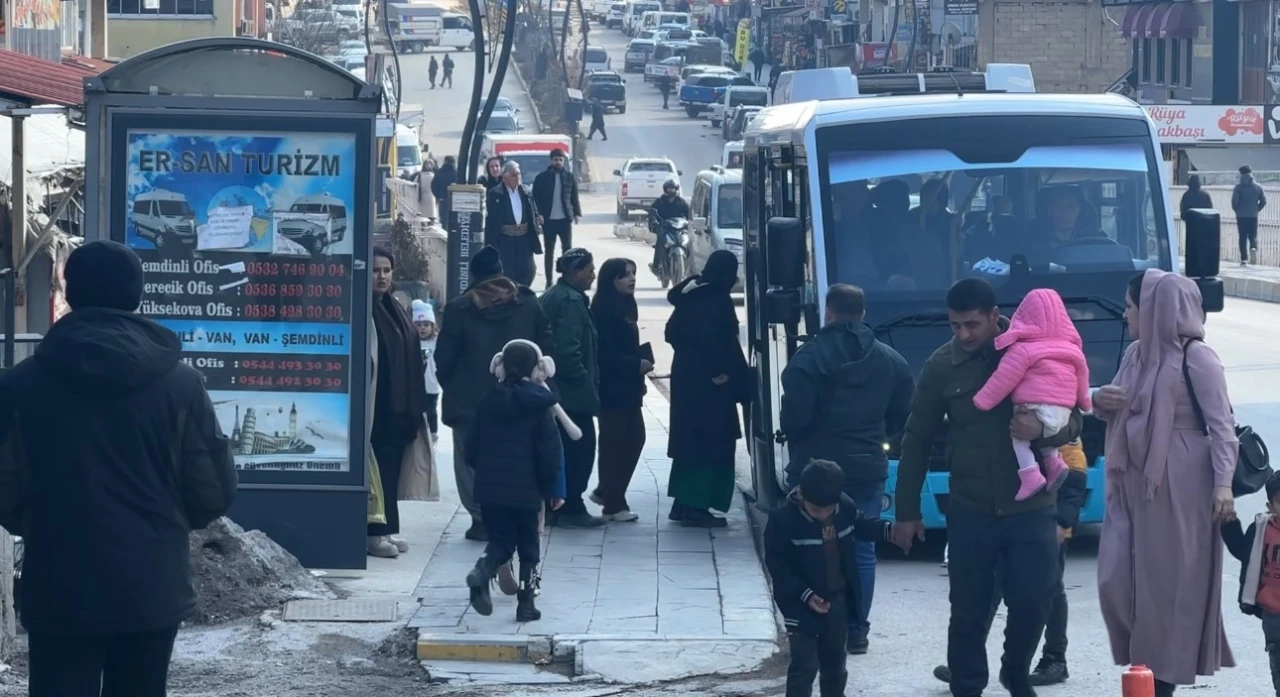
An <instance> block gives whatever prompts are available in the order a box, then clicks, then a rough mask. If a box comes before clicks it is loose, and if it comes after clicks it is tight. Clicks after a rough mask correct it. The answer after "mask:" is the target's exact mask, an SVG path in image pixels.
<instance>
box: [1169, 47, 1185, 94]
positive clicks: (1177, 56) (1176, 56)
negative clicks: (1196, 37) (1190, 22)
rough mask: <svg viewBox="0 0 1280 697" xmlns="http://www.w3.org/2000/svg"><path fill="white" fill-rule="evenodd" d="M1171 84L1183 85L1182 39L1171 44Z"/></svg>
mask: <svg viewBox="0 0 1280 697" xmlns="http://www.w3.org/2000/svg"><path fill="white" fill-rule="evenodd" d="M1169 84H1170V85H1180V84H1182V39H1173V40H1171V41H1170V42H1169Z"/></svg>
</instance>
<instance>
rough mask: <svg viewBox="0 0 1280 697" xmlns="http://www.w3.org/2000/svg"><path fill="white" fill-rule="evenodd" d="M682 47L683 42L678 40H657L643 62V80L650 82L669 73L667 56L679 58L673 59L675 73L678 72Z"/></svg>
mask: <svg viewBox="0 0 1280 697" xmlns="http://www.w3.org/2000/svg"><path fill="white" fill-rule="evenodd" d="M684 48H685V45H684V43H683V42H680V41H675V42H658V45H657V46H656V47H655V48H654V49H653V53H650V54H649V60H648V62H646V63H645V64H644V81H645V82H651V81H653V80H657V79H658V78H660V77H662V76H664V75H670V74H671V69H670V66H671V65H672V62H668V61H667V59H668V58H679V59H680V60H677V61H673V62H674V63H675V64H676V66H677V68H676V74H679V67H678V66H679V65H681V64H682V63H683V60H684Z"/></svg>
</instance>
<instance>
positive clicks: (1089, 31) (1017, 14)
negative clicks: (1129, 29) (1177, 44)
mask: <svg viewBox="0 0 1280 697" xmlns="http://www.w3.org/2000/svg"><path fill="white" fill-rule="evenodd" d="M1113 13H1114V10H1113ZM1122 18H1123V13H1114V14H1113V15H1112V17H1111V19H1110V20H1109V19H1108V18H1107V16H1106V15H1105V14H1104V12H1103V7H1102V6H1101V3H1099V2H1097V0H1093V2H1086V1H1085V0H1056V1H1052V2H1051V1H1047V0H1015V1H1008V2H1006V1H1005V0H994V1H984V2H981V3H979V5H978V27H979V28H978V61H979V63H980V64H982V65H986V64H987V63H1027V64H1029V65H1030V66H1031V72H1032V74H1033V75H1034V76H1035V80H1036V87H1037V89H1038V90H1039V91H1041V92H1102V91H1103V90H1105V89H1106V88H1107V87H1108V86H1109V85H1111V83H1112V82H1114V81H1115V80H1116V79H1117V78H1119V77H1120V76H1121V75H1123V74H1124V72H1125V71H1126V70H1128V69H1129V63H1130V55H1129V45H1128V42H1126V41H1125V40H1124V38H1123V37H1121V36H1120V28H1119V27H1118V26H1117V25H1116V24H1115V22H1119V21H1120V19H1122ZM1112 20H1114V21H1112Z"/></svg>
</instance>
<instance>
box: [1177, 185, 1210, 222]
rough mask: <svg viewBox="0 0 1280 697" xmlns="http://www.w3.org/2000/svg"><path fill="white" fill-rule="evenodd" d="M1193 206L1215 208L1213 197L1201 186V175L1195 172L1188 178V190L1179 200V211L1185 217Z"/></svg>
mask: <svg viewBox="0 0 1280 697" xmlns="http://www.w3.org/2000/svg"><path fill="white" fill-rule="evenodd" d="M1192 208H1213V199H1212V198H1210V197H1209V192H1208V191H1205V190H1204V189H1202V188H1200V175H1198V174H1193V175H1191V178H1190V179H1188V180H1187V190H1186V192H1185V193H1183V194H1182V200H1181V201H1179V202H1178V212H1179V213H1180V214H1181V215H1182V217H1183V218H1185V217H1187V211H1189V210H1191V209H1192Z"/></svg>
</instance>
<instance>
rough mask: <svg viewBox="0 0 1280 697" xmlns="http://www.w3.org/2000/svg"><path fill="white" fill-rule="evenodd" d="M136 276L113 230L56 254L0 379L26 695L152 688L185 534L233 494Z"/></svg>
mask: <svg viewBox="0 0 1280 697" xmlns="http://www.w3.org/2000/svg"><path fill="white" fill-rule="evenodd" d="M142 276H143V274H142V264H141V262H140V261H139V259H138V257H137V255H136V254H134V252H133V250H131V249H129V248H127V247H125V246H124V245H122V244H119V243H117V242H108V241H104V240H99V241H94V242H89V243H87V244H85V245H83V246H82V247H80V248H79V249H77V250H75V251H74V252H72V253H71V256H70V258H68V260H67V264H66V271H65V279H66V289H67V301H68V303H70V305H71V313H70V314H69V315H67V316H66V317H63V318H62V319H61V320H59V321H58V323H57V324H55V325H54V326H53V328H52V329H50V330H49V333H48V335H47V336H45V338H44V340H43V341H42V342H41V343H40V346H39V347H38V348H37V349H36V352H35V356H34V357H33V358H30V359H28V360H25V361H23V362H22V363H20V364H19V365H18V366H17V367H15V368H14V369H12V370H10V371H8V372H7V373H6V374H5V375H3V376H2V377H0V525H3V526H4V527H5V529H7V530H8V531H9V532H11V533H12V534H14V535H21V536H22V537H23V540H24V542H25V544H26V550H25V551H26V558H25V560H24V564H23V567H24V568H23V581H24V583H23V586H24V587H23V592H22V598H21V603H22V624H23V625H24V626H25V627H26V629H27V632H28V633H29V635H30V659H29V660H30V664H29V665H30V694H32V695H34V696H35V697H87V696H88V695H95V696H96V695H98V694H99V690H101V693H102V694H107V695H130V696H133V695H137V696H138V697H160V696H161V695H163V694H164V693H165V683H166V680H167V675H168V668H169V656H170V653H171V652H172V650H173V642H174V638H175V637H176V636H177V633H178V626H179V625H180V624H181V623H182V621H183V620H185V619H186V618H187V617H188V616H189V615H190V614H191V612H192V611H193V610H194V609H195V606H196V597H195V591H194V589H193V588H192V585H191V559H190V555H189V552H188V550H189V546H188V540H187V538H188V535H189V534H190V532H191V531H192V530H194V529H198V528H202V527H204V526H206V525H208V524H209V523H210V522H212V521H213V520H215V519H216V518H218V517H219V516H221V515H223V514H224V513H225V512H226V510H227V508H228V507H229V506H230V505H231V501H232V499H233V498H234V496H235V493H236V471H235V463H234V461H233V459H232V454H231V443H230V441H228V440H227V439H226V438H225V437H223V435H222V431H221V429H220V428H219V426H218V420H217V416H216V415H215V413H214V409H213V404H212V402H210V400H209V394H208V393H207V392H206V391H205V388H204V379H203V377H202V376H201V375H200V373H199V372H197V371H196V369H195V368H193V367H191V366H190V365H188V364H186V363H184V362H183V361H182V342H181V341H179V340H178V337H177V336H176V335H175V334H174V333H173V332H171V331H169V330H168V329H165V328H164V327H161V326H160V325H158V324H156V323H155V322H152V321H151V320H149V319H146V318H145V317H142V316H141V315H138V314H136V310H137V309H138V305H139V304H140V302H141V300H142V290H143V278H142ZM50 415H57V417H56V418H51V416H50Z"/></svg>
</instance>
